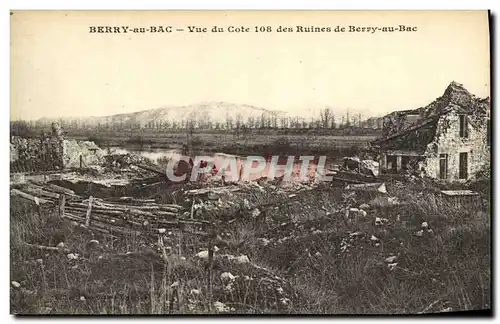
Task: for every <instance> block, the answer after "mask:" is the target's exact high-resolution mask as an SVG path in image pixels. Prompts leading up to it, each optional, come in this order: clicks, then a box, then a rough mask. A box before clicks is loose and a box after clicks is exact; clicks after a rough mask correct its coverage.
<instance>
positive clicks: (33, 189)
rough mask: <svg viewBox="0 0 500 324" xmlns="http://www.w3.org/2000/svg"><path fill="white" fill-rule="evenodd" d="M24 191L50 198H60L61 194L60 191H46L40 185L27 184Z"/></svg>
mask: <svg viewBox="0 0 500 324" xmlns="http://www.w3.org/2000/svg"><path fill="white" fill-rule="evenodd" d="M23 190H24V192H27V193H30V194H32V195H35V196H45V197H48V198H53V199H59V197H60V195H59V194H58V193H54V192H50V191H45V190H43V189H42V188H40V187H38V188H37V187H33V186H25V187H23Z"/></svg>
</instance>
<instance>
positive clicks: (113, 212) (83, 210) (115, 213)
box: [66, 205, 123, 216]
mask: <svg viewBox="0 0 500 324" xmlns="http://www.w3.org/2000/svg"><path fill="white" fill-rule="evenodd" d="M66 209H68V210H71V211H76V212H81V213H86V212H87V208H84V207H73V206H69V205H66ZM93 213H98V214H103V215H110V216H119V215H123V212H122V211H119V210H99V209H97V208H94V209H93Z"/></svg>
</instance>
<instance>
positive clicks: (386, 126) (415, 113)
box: [372, 82, 491, 181]
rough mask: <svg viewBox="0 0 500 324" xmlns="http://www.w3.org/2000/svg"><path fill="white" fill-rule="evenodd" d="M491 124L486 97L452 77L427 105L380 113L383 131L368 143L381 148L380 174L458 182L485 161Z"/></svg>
mask: <svg viewBox="0 0 500 324" xmlns="http://www.w3.org/2000/svg"><path fill="white" fill-rule="evenodd" d="M490 127H491V126H490V99H489V97H488V98H484V99H481V98H477V97H475V96H474V95H472V94H471V93H469V92H468V91H467V90H466V89H465V88H464V87H463V86H462V85H461V84H459V83H456V82H452V83H451V84H450V85H449V86H448V87H447V88H446V90H445V92H444V94H443V95H442V96H441V97H439V98H437V99H436V100H435V101H433V102H432V103H431V104H429V105H428V106H426V107H422V108H418V109H415V110H405V111H396V112H393V113H391V114H389V115H387V116H385V117H384V119H383V136H382V137H381V138H379V139H377V140H375V141H374V142H373V143H372V144H374V145H375V146H376V147H378V149H379V150H380V161H379V162H380V171H381V172H382V173H403V172H411V173H413V174H415V173H416V174H419V175H422V176H423V175H425V176H428V177H431V178H435V179H440V180H443V181H462V180H467V179H470V178H471V177H473V176H474V175H475V173H476V172H478V171H479V170H480V169H481V168H482V167H484V166H485V165H489V163H490V137H491V130H490Z"/></svg>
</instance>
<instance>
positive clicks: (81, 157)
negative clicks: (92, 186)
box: [80, 154, 83, 169]
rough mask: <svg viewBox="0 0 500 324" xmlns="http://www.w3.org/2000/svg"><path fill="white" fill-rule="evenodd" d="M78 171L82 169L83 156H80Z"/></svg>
mask: <svg viewBox="0 0 500 324" xmlns="http://www.w3.org/2000/svg"><path fill="white" fill-rule="evenodd" d="M80 169H83V156H82V155H81V154H80Z"/></svg>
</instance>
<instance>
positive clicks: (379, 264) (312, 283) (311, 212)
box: [11, 187, 491, 314]
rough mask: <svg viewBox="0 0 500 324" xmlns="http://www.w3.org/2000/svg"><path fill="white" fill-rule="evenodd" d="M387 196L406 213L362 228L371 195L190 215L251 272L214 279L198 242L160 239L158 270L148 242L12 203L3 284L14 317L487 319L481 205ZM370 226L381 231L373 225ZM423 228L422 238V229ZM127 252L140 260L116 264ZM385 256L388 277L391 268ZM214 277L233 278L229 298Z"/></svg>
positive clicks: (379, 213)
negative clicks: (459, 315) (438, 315)
mask: <svg viewBox="0 0 500 324" xmlns="http://www.w3.org/2000/svg"><path fill="white" fill-rule="evenodd" d="M388 189H389V193H390V194H392V195H394V196H396V197H398V198H399V201H401V202H406V204H405V205H400V206H392V207H377V206H376V205H375V204H373V206H370V208H369V209H368V210H367V216H366V217H359V216H356V217H355V216H353V215H350V214H349V212H348V210H349V208H354V207H356V208H357V207H359V205H361V204H362V203H370V200H372V199H373V198H374V197H373V196H370V195H368V196H367V195H361V194H348V193H347V192H345V191H342V190H341V189H325V188H323V189H322V190H312V191H306V192H304V193H300V194H299V197H298V198H297V200H296V202H294V201H293V200H287V199H288V198H286V197H285V196H281V195H280V194H279V193H276V192H275V191H273V192H269V191H266V192H260V191H257V190H256V191H251V190H249V192H246V191H244V192H243V193H242V196H241V197H246V198H247V200H248V203H249V204H250V206H251V208H250V210H249V209H248V208H247V207H246V206H245V204H240V205H239V204H236V205H235V207H234V210H231V211H228V212H227V213H226V214H222V213H217V212H213V213H205V214H202V215H197V217H203V218H207V219H213V220H214V221H216V222H217V224H218V238H217V240H216V241H215V244H216V245H217V246H218V247H219V248H220V251H219V252H217V253H218V254H217V255H219V256H222V255H225V254H232V255H236V256H237V255H240V254H244V255H247V256H248V257H249V258H250V260H251V263H250V264H235V263H234V262H229V261H228V260H225V259H224V258H220V257H218V258H216V259H215V260H214V264H213V272H212V276H211V277H208V276H207V273H208V270H207V269H208V268H207V263H206V261H205V260H201V259H199V258H197V257H196V256H195V254H196V253H198V252H199V251H200V250H203V249H206V248H207V246H208V242H207V240H206V238H203V237H197V236H194V235H190V234H187V233H181V232H178V231H173V233H167V234H168V235H167V234H166V236H165V238H164V241H163V242H164V244H163V246H164V248H165V251H166V252H165V253H166V254H167V262H166V263H163V262H158V257H157V255H161V254H162V252H161V251H160V253H159V254H158V253H156V252H155V253H153V254H152V253H148V251H150V249H151V248H153V249H156V248H158V247H159V245H158V244H157V241H156V239H155V238H153V239H151V238H150V239H147V238H145V237H138V236H126V237H120V238H119V239H113V238H106V237H102V236H98V235H97V234H91V233H89V232H87V231H85V230H82V229H81V228H79V227H77V226H74V225H72V224H71V223H68V222H66V221H60V220H58V219H57V218H56V217H55V216H54V215H52V214H51V213H50V212H49V211H43V212H42V214H39V213H38V211H37V210H36V208H32V207H30V206H29V205H27V204H26V203H24V202H19V201H13V202H12V205H11V280H13V281H17V282H19V283H20V287H18V288H16V287H11V312H13V313H30V314H40V313H42V314H44V313H51V314H151V313H153V314H168V313H175V314H176V313H182V314H198V313H203V314H205V313H210V312H215V311H216V310H215V307H214V302H216V301H221V302H223V303H224V305H225V306H227V308H228V310H229V311H232V312H235V313H250V314H260V313H266V314H267V313H294V314H342V313H349V314H353V313H355V314H394V313H405V314H416V313H421V312H424V313H425V312H441V311H449V310H453V311H461V310H480V309H490V308H491V290H490V283H491V272H490V268H491V254H490V252H491V249H490V243H491V242H490V234H491V232H490V231H491V228H490V209H489V205H484V206H477V205H472V206H454V205H451V204H449V203H447V202H446V201H444V200H443V199H442V198H441V197H440V196H438V195H436V194H435V193H433V192H430V191H429V192H426V191H424V192H421V191H418V192H417V191H415V190H412V189H411V188H410V187H406V188H405V189H401V188H399V189H398V190H395V191H394V190H391V187H389V188H388ZM410 197H412V199H409V198H410ZM233 199H234V200H235V202H236V200H237V199H239V198H237V197H234V198H233ZM264 202H269V204H270V205H271V206H270V207H269V208H268V209H267V210H264V208H261V207H259V208H260V209H261V211H262V212H263V214H262V215H264V219H263V221H264V222H263V221H262V220H258V219H255V218H253V217H252V216H251V211H252V209H253V208H254V206H257V204H259V203H260V204H262V203H264ZM273 204H274V205H273ZM275 206H278V208H274V207H275ZM346 211H347V212H346ZM376 217H378V218H379V219H384V223H383V225H379V226H377V225H375V218H376ZM423 222H426V223H427V225H428V227H426V228H422V223H423ZM373 237H375V238H376V240H373ZM91 239H97V240H98V241H99V246H98V247H97V248H96V247H95V246H94V247H92V246H91V245H89V241H90V240H91ZM23 242H27V243H32V244H39V245H46V246H55V245H57V244H58V243H59V242H64V244H65V247H66V248H68V249H71V250H72V251H77V253H79V254H80V256H79V258H78V259H77V260H69V259H68V257H67V253H62V252H61V253H57V252H56V253H54V252H46V251H40V250H37V249H32V248H27V247H26V246H24V245H23ZM130 251H143V252H144V253H142V254H141V255H142V256H141V257H123V256H118V255H117V253H124V252H130ZM153 255H154V256H153ZM390 256H394V257H396V258H395V260H394V261H392V262H391V263H392V264H394V263H397V264H396V265H392V266H389V265H388V264H389V262H387V261H386V258H388V257H390ZM223 272H230V273H231V274H233V275H234V276H237V278H236V279H234V282H233V283H232V284H231V285H230V287H229V288H228V285H227V282H224V281H223V279H221V274H222V273H223ZM247 277H248V278H253V280H250V279H248V278H247ZM276 278H283V281H280V280H281V279H276ZM282 290H284V291H285V294H286V296H287V298H283V297H282V296H281V295H280V294H281V291H282ZM209 291H211V295H212V298H209ZM278 292H279V293H278ZM231 309H232V310H231Z"/></svg>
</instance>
